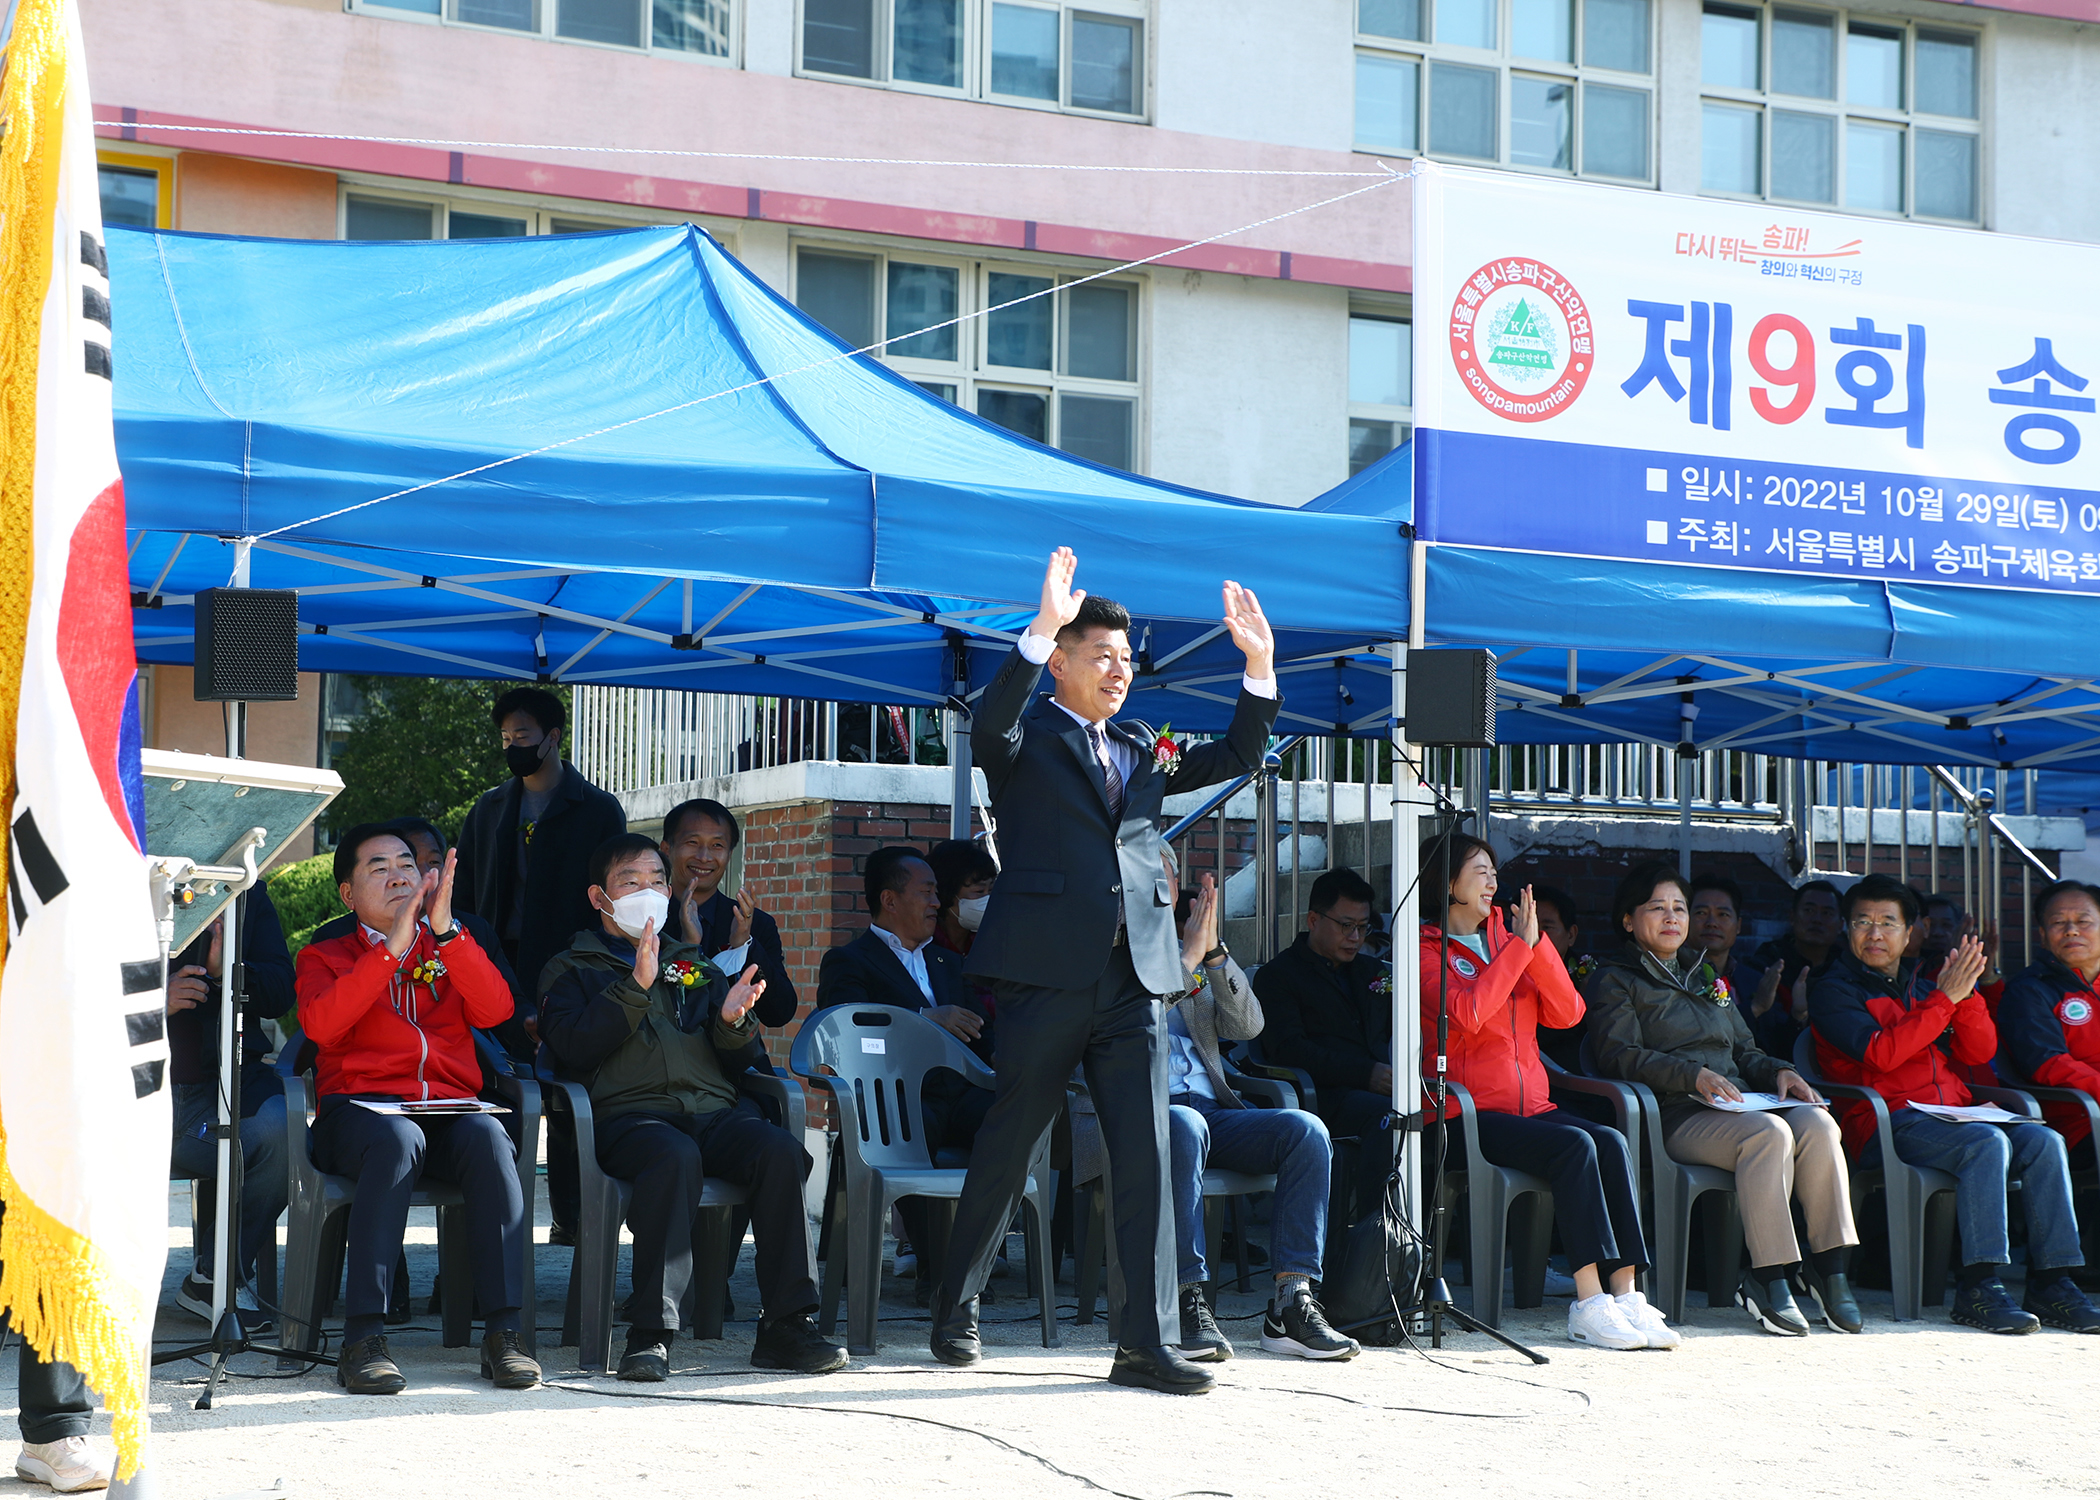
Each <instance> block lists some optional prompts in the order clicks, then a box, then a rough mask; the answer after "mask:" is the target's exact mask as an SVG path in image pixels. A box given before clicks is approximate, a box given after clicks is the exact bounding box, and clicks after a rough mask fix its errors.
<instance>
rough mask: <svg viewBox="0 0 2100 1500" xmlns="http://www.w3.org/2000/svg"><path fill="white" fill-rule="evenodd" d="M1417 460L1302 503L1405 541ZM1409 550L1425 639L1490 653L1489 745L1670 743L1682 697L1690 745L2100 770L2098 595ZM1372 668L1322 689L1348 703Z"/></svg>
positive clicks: (1377, 469) (1402, 458)
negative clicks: (1347, 693) (1495, 682)
mask: <svg viewBox="0 0 2100 1500" xmlns="http://www.w3.org/2000/svg"><path fill="white" fill-rule="evenodd" d="M1414 457H1415V455H1414V448H1413V445H1412V444H1406V445H1403V446H1401V447H1400V448H1398V449H1396V450H1394V451H1393V452H1392V453H1390V454H1388V455H1386V456H1385V457H1384V458H1382V459H1380V460H1379V461H1378V462H1377V463H1376V464H1373V465H1371V466H1370V467H1368V468H1366V469H1364V470H1363V471H1362V472H1361V473H1359V474H1357V475H1355V476H1354V477H1352V478H1351V479H1350V480H1349V481H1348V482H1347V483H1345V484H1342V485H1339V486H1337V487H1336V488H1335V489H1332V490H1330V491H1328V492H1327V493H1326V494H1325V495H1322V496H1320V497H1319V498H1318V499H1315V500H1314V501H1312V502H1311V503H1310V504H1308V505H1307V506H1306V509H1307V510H1308V511H1312V512H1316V513H1319V514H1324V515H1329V516H1334V517H1337V518H1339V517H1341V516H1361V517H1377V518H1382V519H1384V520H1385V521H1387V522H1389V523H1392V524H1393V525H1394V526H1395V528H1396V529H1398V528H1399V527H1402V526H1405V527H1407V528H1408V530H1409V531H1410V533H1411V532H1412V524H1413V521H1414V517H1415V509H1414V491H1415V478H1416V476H1415V472H1414ZM1422 550H1423V553H1424V554H1425V555H1424V556H1423V558H1422V560H1421V571H1420V574H1419V577H1420V579H1421V598H1420V599H1419V601H1417V604H1418V607H1419V608H1420V610H1421V612H1422V616H1423V622H1424V626H1425V639H1426V641H1427V642H1428V643H1429V644H1430V645H1438V646H1456V645H1470V646H1489V647H1492V648H1493V649H1494V650H1495V652H1496V653H1497V657H1498V660H1499V665H1498V676H1499V681H1500V688H1501V692H1500V698H1499V702H1498V714H1497V733H1498V737H1499V738H1500V739H1501V740H1502V741H1503V742H1504V743H1509V744H1581V743H1603V742H1611V741H1628V740H1632V741H1637V742H1645V743H1649V744H1657V745H1676V744H1677V743H1679V741H1680V738H1681V737H1682V735H1681V720H1680V717H1679V715H1680V709H1681V707H1682V706H1683V697H1682V695H1684V694H1686V693H1691V694H1693V695H1694V696H1693V699H1692V702H1693V703H1694V704H1696V706H1697V707H1698V709H1699V713H1698V717H1697V719H1696V720H1695V721H1694V723H1695V725H1696V734H1695V735H1694V737H1693V738H1694V742H1695V743H1696V744H1697V745H1698V746H1699V748H1700V749H1702V750H1747V751H1755V752H1759V753H1764V754H1774V755H1797V756H1805V757H1809V758H1812V759H1826V760H1837V761H1863V762H1878V763H1883V764H1898V765H1905V764H1908V765H1923V764H1943V765H1957V764H1960V765H1983V766H2003V767H2006V768H2008V769H2022V770H2024V769H2029V768H2053V769H2059V770H2073V769H2076V770H2096V769H2100V685H2096V683H2095V677H2096V676H2100V673H2096V671H2095V670H2094V669H2095V665H2096V664H2095V661H2094V655H2095V648H2094V646H2093V644H2092V643H2093V642H2094V641H2096V640H2100V599H2093V598H2089V597H2078V596H2067V595H2061V594H2053V593H2043V592H2039V591H2030V590H2021V589H1993V588H1974V587H1952V586H1946V585H1935V584H1912V583H1901V582H1896V581H1894V580H1879V579H1861V580H1856V581H1855V580H1849V579H1842V578H1828V577H1815V576H1808V575H1801V576H1793V575H1777V574H1772V573H1753V572H1749V571H1744V570H1736V569H1727V568H1704V567H1687V566H1682V565H1677V564H1662V563H1636V562H1619V561H1610V560H1599V559H1593V558H1580V557H1563V556H1547V555H1542V554H1537V553H1529V552H1523V551H1516V550H1510V551H1504V550H1499V549H1490V548H1478V547H1459V546H1449V545H1428V544H1425V545H1424V546H1423V548H1422ZM1384 670H1385V665H1384V662H1383V661H1382V660H1379V659H1376V658H1363V659H1359V660H1358V661H1356V662H1354V663H1352V665H1351V667H1350V668H1349V669H1346V670H1343V671H1336V672H1335V673H1334V676H1335V680H1336V681H1337V682H1338V683H1342V682H1347V681H1350V680H1355V681H1357V682H1358V684H1359V685H1358V696H1361V694H1362V692H1363V691H1364V690H1365V689H1366V688H1369V690H1371V691H1373V692H1377V691H1382V686H1380V685H1379V684H1380V683H1382V678H1383V674H1384ZM1374 679H1377V681H1374ZM1371 722H1372V719H1371V718H1370V717H1369V716H1367V717H1366V720H1365V728H1366V729H1367V730H1368V729H1369V727H1370V724H1371ZM1372 732H1375V731H1372Z"/></svg>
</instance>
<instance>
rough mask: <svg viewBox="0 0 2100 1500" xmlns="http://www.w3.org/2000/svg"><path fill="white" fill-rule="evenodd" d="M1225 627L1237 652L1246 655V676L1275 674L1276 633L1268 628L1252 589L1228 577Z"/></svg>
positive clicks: (1267, 620)
mask: <svg viewBox="0 0 2100 1500" xmlns="http://www.w3.org/2000/svg"><path fill="white" fill-rule="evenodd" d="M1225 629H1226V630H1227V631H1229V632H1230V633H1231V635H1232V643H1233V645H1235V646H1237V647H1239V648H1240V655H1242V656H1244V657H1246V658H1247V675H1248V676H1249V677H1252V678H1254V679H1255V680H1256V681H1257V682H1258V681H1260V680H1261V679H1263V678H1265V677H1273V676H1275V675H1276V633H1275V632H1274V631H1273V630H1271V629H1270V628H1269V618H1268V616H1267V615H1264V614H1263V613H1262V612H1261V601H1260V600H1259V599H1257V598H1255V597H1254V590H1252V589H1243V588H1241V587H1240V586H1239V585H1238V584H1236V583H1234V582H1233V581H1232V580H1231V579H1227V580H1226V581H1225Z"/></svg>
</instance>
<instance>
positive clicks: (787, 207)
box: [81, 0, 1411, 290]
mask: <svg viewBox="0 0 2100 1500" xmlns="http://www.w3.org/2000/svg"><path fill="white" fill-rule="evenodd" d="M81 11H82V17H83V22H84V25H85V27H86V32H87V44H88V57H89V64H90V69H91V74H92V77H93V80H94V96H95V100H96V113H97V115H98V117H102V118H109V119H114V118H117V117H118V116H119V115H120V112H122V111H124V110H131V111H136V112H137V113H136V115H135V116H134V118H137V119H139V120H141V121H142V122H143V123H142V126H141V128H139V129H138V130H137V131H136V132H135V136H134V138H136V139H140V140H148V141H154V140H157V141H160V142H162V143H164V144H167V145H175V146H180V147H183V148H186V149H206V150H213V151H223V152H227V153H229V154H234V153H237V154H241V155H248V156H255V157H260V158H265V159H268V160H273V161H278V162H285V163H291V164H297V165H304V166H309V167H317V168H324V169H335V170H345V171H352V170H361V171H371V172H380V173H387V174H391V175H399V176H408V177H416V178H422V179H425V180H429V181H434V182H447V181H453V182H467V183H473V184H478V185H483V186H490V187H504V188H514V189H521V190H527V191H534V192H542V193H549V194H556V195H561V196H575V197H582V198H590V199H596V200H600V201H607V202H620V203H633V204H641V205H652V206H656V207H661V208H667V209H671V210H674V211H679V212H707V213H711V214H720V215H725V216H730V217H764V218H767V219H774V220H778V221H783V222H788V223H797V224H810V225H824V226H830V227H838V228H850V229H855V230H864V231H872V232H880V233H890V234H900V235H909V236H913V237H919V238H928V239H936V240H948V241H954V242H960V243H967V244H979V245H993V246H1008V247H1011V248H1015V249H1022V248H1034V249H1038V250H1043V251H1052V252H1062V253H1069V254H1075V255H1087V256H1098V257H1103V258H1111V259H1124V258H1135V257H1136V256H1138V255H1143V254H1148V253H1152V252H1155V251H1157V250H1160V249H1163V248H1166V247H1167V246H1169V245H1172V244H1176V243H1181V242H1186V241H1190V240H1195V239H1200V238H1204V237H1206V236H1209V235H1212V234H1216V233H1218V232H1219V231H1221V230H1225V229H1230V228H1233V227H1235V226H1237V225H1240V224H1244V223H1250V222H1252V221H1254V220H1257V219H1260V218H1264V217H1266V216H1268V215H1271V214H1275V213H1279V212H1282V211H1284V210H1286V209H1289V208H1292V207H1295V206H1298V205H1302V204H1307V203H1312V202H1316V201H1318V200H1320V199H1322V198H1326V197H1329V196H1332V195H1333V194H1336V193H1339V192H1342V191H1345V190H1346V189H1347V188H1349V187H1353V186H1359V185H1361V184H1360V183H1358V182H1349V181H1345V180H1344V179H1343V178H1342V177H1340V176H1335V177H1307V178H1252V177H1234V176H1229V175H1227V176H1215V175H1202V176H1196V175H1191V176H1164V175H1159V174H1152V173H1143V174H1139V173H1129V174H1119V173H1108V172H1068V171H1021V170H1014V169H980V168H960V167H908V166H896V167H892V166H883V165H825V164H813V163H791V162H763V161H748V160H719V159H716V160H692V159H685V160H681V159H676V158H663V157H643V156H633V155H625V156H623V155H622V154H620V153H618V152H615V151H607V152H605V153H603V154H585V153H575V152H546V151H533V150H530V149H515V148H511V147H503V148H500V149H491V150H483V151H462V152H460V153H458V154H457V155H455V154H454V152H453V151H452V150H450V149H449V148H447V147H443V146H439V147H431V148H415V147H398V146H381V145H371V144H360V143H351V142H337V141H300V142H293V141H256V140H252V139H249V140H244V139H241V138H238V137H225V136H205V137H198V136H194V135H177V134H161V135H155V134H154V133H153V132H152V130H151V128H150V122H151V121H152V120H154V119H156V118H157V119H160V120H162V121H163V122H177V123H211V124H218V125H235V126H246V127H257V128H265V129H278V130H304V131H319V132H327V133H341V134H359V135H369V134H381V135H389V136H407V137H418V138H435V139H448V138H449V139H459V138H464V139H467V140H471V141H480V142H561V143H601V142H603V143H617V144H620V145H626V146H656V147H670V148H675V149H685V150H707V151H722V152H730V153H742V152H749V153H777V152H782V151H787V152H815V153H819V154H825V155H859V154H867V155H871V156H884V157H939V158H947V159H958V160H968V161H1000V162H1087V163H1097V164H1112V165H1145V166H1184V167H1192V166H1203V167H1226V168H1233V169H1237V170H1241V171H1245V170H1257V169H1267V170H1279V169H1281V170H1291V171H1307V172H1322V173H1336V174H1342V173H1359V174H1360V173H1370V172H1376V171H1377V170H1378V168H1377V167H1376V165H1375V164H1374V162H1373V161H1372V159H1371V158H1369V157H1364V156H1357V155H1353V154H1351V153H1348V152H1336V151H1315V150H1308V149H1301V148H1293V147H1284V146H1275V145H1264V144H1260V143H1254V142H1245V141H1231V140H1223V139H1219V138H1214V137H1207V136H1198V135H1191V134H1187V133H1181V132H1174V131H1166V130H1161V129H1158V128H1157V127H1154V126H1150V125H1138V124H1123V123H1117V122H1112V121H1104V120H1094V119H1085V118H1079V117H1074V116H1066V115H1059V114H1053V113H1048V112H1044V111H1038V110H1029V109H1020V108H1014V107H1010V106H1005V105H995V104H983V103H976V102H971V101H965V100H958V99H946V98H930V97H927V96H923V95H916V94H910V93H904V92H897V91H891V90H887V89H878V88H866V87H859V86H855V85H852V84H842V83H828V82H821V81H817V80H811V79H797V78H785V77H779V76H775V75H771V74H765V73H755V72H746V71H743V70H739V69H732V68H725V67H712V66H708V65H706V64H701V63H695V62H692V61H690V60H687V59H682V58H675V57H665V58H654V57H645V56H641V55H637V54H633V53H628V52H622V51H615V50H610V49H604V48H594V47H587V46H579V45H574V44H564V43H552V42H545V41H541V40H538V39H536V38H530V37H513V36H506V35H503V34H501V33H493V32H487V31H468V30H465V29H463V28H458V27H444V26H429V25H418V24H414V23H412V22H406V21H395V20H389V19H384V18H379V17H373V16H364V15H354V14H350V13H347V12H344V11H342V10H339V9H334V8H322V7H321V6H320V5H317V4H312V3H284V0H183V3H182V4H181V5H167V4H164V3H155V0H82V3H81ZM106 133H107V132H106ZM753 189H756V190H758V197H757V199H756V201H754V200H753V196H752V191H751V190H753ZM1409 245H1410V212H1409V201H1408V196H1407V188H1406V187H1405V186H1404V185H1395V186H1392V187H1385V188H1380V189H1378V190H1377V191H1376V192H1372V193H1368V194H1365V195H1363V196H1362V197H1360V198H1356V199H1353V200H1351V201H1349V202H1347V203H1341V204H1336V205H1332V206H1330V207H1327V208H1323V209H1319V210H1315V211H1313V212H1311V213H1306V214H1302V215H1299V216H1297V217H1295V218H1291V219H1288V220H1285V221H1283V222H1281V223H1278V224H1274V225H1270V226H1268V227H1267V228H1264V229H1261V230H1256V231H1254V232H1252V233H1250V234H1247V235H1245V236H1243V237H1236V238H1235V239H1234V241H1233V242H1232V245H1231V246H1226V247H1216V248H1213V249H1209V250H1206V251H1202V252H1194V253H1191V254H1189V255H1186V256H1177V257H1176V258H1175V259H1174V260H1173V261H1172V262H1171V263H1172V264H1177V265H1191V266H1195V267H1198V268H1200V269H1206V270H1220V271H1234V272H1240V273H1243V274H1251V275H1258V276H1284V277H1287V278H1289V279H1296V280H1309V281H1321V282H1327V283H1330V284H1338V285H1348V286H1358V287H1366V288H1385V289H1392V290H1404V289H1406V287H1407V285H1408V284H1409V283H1408V275H1407V266H1408V264H1409V261H1410V259H1411V257H1410V253H1409ZM1286 253H1287V254H1288V256H1289V259H1288V261H1286V260H1285V259H1284V256H1285V254H1286Z"/></svg>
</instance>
